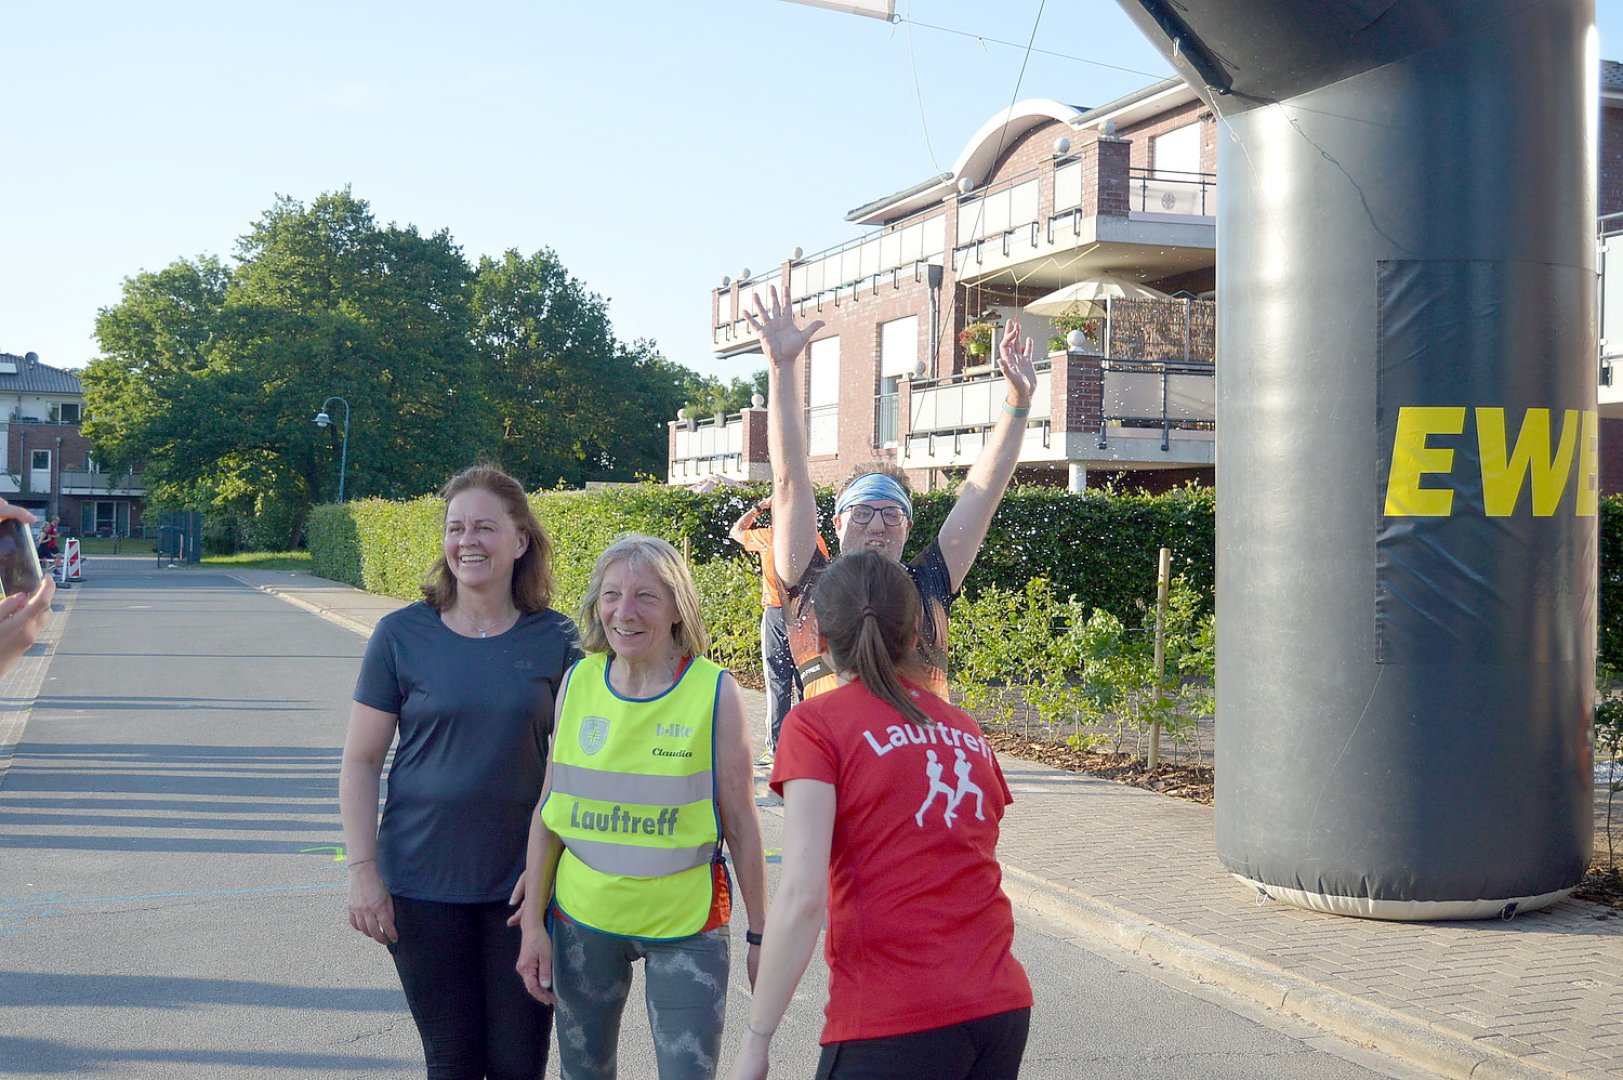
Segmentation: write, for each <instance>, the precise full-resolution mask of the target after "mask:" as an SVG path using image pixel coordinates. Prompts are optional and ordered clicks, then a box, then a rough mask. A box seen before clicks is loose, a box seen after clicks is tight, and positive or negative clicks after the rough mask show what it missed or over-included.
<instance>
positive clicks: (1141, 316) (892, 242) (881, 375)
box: [669, 79, 1216, 489]
mask: <svg viewBox="0 0 1623 1080" xmlns="http://www.w3.org/2000/svg"><path fill="white" fill-rule="evenodd" d="M1215 162H1216V127H1215V123H1214V120H1213V117H1212V115H1211V113H1210V112H1209V111H1208V110H1207V109H1206V108H1205V107H1204V105H1203V104H1202V103H1201V102H1200V101H1199V99H1198V98H1196V97H1195V95H1194V93H1193V92H1192V91H1191V90H1189V88H1188V87H1187V86H1186V85H1185V84H1184V83H1183V82H1182V80H1179V79H1168V80H1165V81H1163V82H1160V83H1157V84H1155V85H1153V86H1150V87H1146V88H1145V89H1143V90H1141V91H1139V92H1137V93H1134V94H1131V95H1129V96H1127V97H1125V98H1122V99H1120V100H1118V101H1115V102H1111V103H1110V104H1108V105H1104V106H1102V107H1100V108H1096V109H1080V108H1075V107H1072V106H1069V105H1064V104H1061V103H1059V102H1055V101H1048V100H1032V101H1025V102H1021V103H1019V104H1016V105H1014V106H1012V107H1011V108H1009V109H1008V110H1006V111H1004V112H1002V113H999V114H998V115H997V116H994V117H993V118H992V119H990V120H988V121H987V123H986V124H985V125H984V126H983V127H982V128H981V129H980V131H978V132H976V133H975V135H974V136H973V137H972V138H971V139H970V140H969V142H968V144H967V145H966V146H965V147H964V148H963V150H962V152H961V153H960V154H959V156H958V159H957V161H956V162H955V164H954V166H953V169H952V171H950V172H947V173H943V174H942V175H940V176H937V177H934V178H932V179H930V180H927V181H925V182H924V183H921V184H918V185H915V186H913V187H911V188H908V189H906V190H904V191H899V192H896V193H894V194H892V195H888V196H886V197H884V198H881V199H878V200H875V201H873V202H871V203H868V204H867V205H865V206H862V207H859V208H858V209H856V210H853V211H852V212H851V213H850V214H849V215H847V220H849V221H852V222H854V223H856V224H859V225H864V226H868V227H869V228H870V230H871V231H869V232H867V233H865V234H864V235H862V236H860V237H858V238H857V239H855V240H853V241H851V242H849V243H846V244H842V245H840V246H839V247H835V248H830V249H828V250H826V251H822V252H818V253H815V254H812V255H804V254H803V253H801V252H799V251H797V252H795V253H794V255H793V256H792V257H791V258H789V259H788V260H786V261H784V262H783V263H782V264H781V265H779V266H778V267H776V268H774V269H773V270H772V271H770V272H768V273H765V274H761V275H758V276H755V277H751V278H749V279H748V280H744V281H738V282H732V281H728V282H725V283H724V284H723V285H722V287H720V288H718V289H716V290H714V291H713V292H712V295H711V315H712V318H711V326H712V328H713V329H712V346H713V348H714V349H715V351H716V352H717V354H718V355H723V356H736V355H741V354H748V353H751V352H758V351H759V345H758V343H757V342H756V341H755V336H754V332H753V331H752V330H751V328H750V326H749V324H748V322H747V321H745V319H744V317H743V312H744V311H745V310H746V308H747V307H748V305H749V304H750V300H751V296H752V295H753V294H754V293H755V292H757V291H759V292H762V293H763V294H764V293H765V291H766V289H767V288H768V286H770V285H772V284H777V285H779V287H780V288H781V287H783V286H785V285H787V286H788V288H789V290H790V291H791V293H792V294H793V296H794V297H795V299H796V303H797V306H798V307H799V309H800V311H801V313H802V314H803V316H804V317H805V318H806V319H814V318H816V319H822V320H824V322H825V323H827V326H826V327H825V328H824V329H823V330H822V331H821V332H820V333H819V334H818V336H817V338H816V340H814V341H813V342H812V343H811V345H810V347H809V348H808V350H807V353H806V356H805V358H804V359H803V360H802V363H801V370H800V372H799V377H800V378H801V379H802V381H803V386H804V390H805V401H806V408H807V425H808V444H809V447H808V448H809V450H810V456H811V467H812V476H813V478H814V479H815V480H817V481H819V482H825V483H826V482H831V481H835V480H838V479H840V478H841V477H843V476H844V475H845V474H846V473H848V472H850V470H851V469H852V468H853V467H855V466H856V465H858V464H861V463H863V462H867V461H872V460H875V459H884V460H889V461H893V462H895V463H897V464H899V465H900V466H901V467H903V468H905V469H907V470H908V471H909V473H910V474H911V475H912V478H913V480H914V483H915V485H916V486H917V487H920V488H929V487H932V486H937V485H940V484H942V483H945V482H946V481H947V479H948V477H949V476H950V475H951V474H953V473H955V472H961V471H962V470H963V469H965V468H967V466H968V464H969V463H970V462H972V461H973V460H974V458H975V455H976V453H977V452H978V450H979V448H980V445H981V442H982V439H983V437H984V435H985V433H986V432H987V431H989V430H990V428H991V426H992V425H993V424H994V423H995V421H996V419H997V410H998V407H999V402H1000V401H1001V400H1002V399H1003V393H1004V391H1003V386H1002V382H1003V380H1002V377H1001V375H999V373H998V371H997V367H996V364H995V363H994V362H992V359H991V357H990V356H986V355H975V351H974V350H973V349H972V348H970V347H966V346H965V345H964V344H963V343H961V341H960V335H962V334H963V333H964V331H965V329H966V327H971V326H973V325H975V324H977V323H984V322H999V321H1001V320H1004V319H1007V318H1010V317H1015V318H1019V319H1020V321H1021V323H1022V326H1023V329H1024V330H1025V332H1026V333H1028V334H1029V335H1030V336H1031V337H1032V339H1033V340H1034V341H1035V342H1036V343H1037V350H1036V351H1037V353H1038V354H1039V357H1040V360H1039V363H1038V373H1039V385H1038V390H1037V394H1036V398H1035V400H1034V401H1033V407H1032V412H1031V416H1030V418H1029V420H1028V427H1027V429H1026V436H1025V448H1024V450H1023V452H1022V455H1021V463H1020V468H1019V471H1018V473H1017V479H1018V480H1021V481H1025V482H1046V483H1054V484H1069V485H1070V486H1071V487H1072V488H1073V489H1080V488H1081V487H1083V486H1085V485H1086V483H1087V482H1088V477H1089V476H1090V475H1095V476H1097V474H1099V473H1108V474H1117V473H1125V474H1127V475H1131V476H1136V477H1138V478H1139V482H1140V483H1141V484H1144V485H1145V486H1164V485H1166V484H1170V483H1174V482H1179V481H1182V480H1184V479H1188V478H1201V479H1206V480H1208V481H1209V478H1210V476H1211V472H1212V461H1213V455H1212V447H1213V443H1212V431H1211V429H1212V420H1213V417H1214V413H1213V396H1214V395H1213V379H1212V371H1213V359H1214V355H1215V317H1214V307H1215V305H1214V303H1213V301H1212V300H1210V299H1209V296H1210V294H1211V290H1212V288H1213V286H1214V284H1215V278H1216V217H1215V214H1216V188H1215V176H1214V168H1215ZM1111 276H1116V277H1120V278H1123V279H1127V280H1129V281H1131V282H1135V283H1141V284H1142V285H1145V286H1150V287H1153V289H1155V290H1158V294H1157V295H1158V296H1159V297H1160V298H1156V299H1116V298H1112V299H1108V300H1106V301H1103V302H1100V303H1097V304H1089V305H1086V307H1085V309H1083V308H1079V309H1078V310H1085V312H1086V313H1087V314H1090V315H1092V316H1094V317H1095V318H1096V321H1097V326H1096V328H1095V330H1094V333H1093V335H1092V339H1091V340H1084V341H1081V342H1079V343H1078V344H1079V347H1078V348H1077V349H1076V350H1075V351H1070V350H1068V349H1067V347H1066V346H1065V345H1064V344H1060V345H1059V346H1058V347H1057V348H1054V349H1052V350H1051V349H1050V348H1049V344H1050V339H1051V338H1054V337H1055V336H1056V334H1057V333H1062V331H1057V330H1056V327H1055V325H1054V323H1053V322H1052V321H1051V319H1050V318H1049V317H1045V316H1039V315H1036V314H1032V313H1030V312H1028V311H1027V310H1026V309H1027V307H1028V305H1030V304H1032V303H1033V302H1036V301H1039V300H1040V299H1042V298H1043V297H1045V296H1046V295H1047V294H1049V293H1051V292H1053V291H1054V290H1056V289H1059V288H1061V287H1063V286H1067V285H1072V284H1074V283H1077V282H1081V281H1087V280H1093V279H1101V278H1108V277H1111ZM1203 294H1204V297H1207V298H1203ZM761 362H762V364H763V366H764V363H765V360H764V357H763V358H762V361H761ZM670 445H671V454H670V457H671V467H670V474H669V479H670V481H671V482H672V483H692V482H694V481H696V480H700V479H703V478H704V477H706V476H709V475H711V474H715V473H720V474H722V475H726V476H730V477H734V478H737V479H756V480H761V479H765V478H766V477H767V476H768V475H769V472H770V470H769V467H768V465H767V462H766V439H765V415H764V413H763V412H761V411H760V410H746V411H745V412H744V413H743V414H742V415H740V416H735V417H708V418H687V419H685V420H682V421H679V422H675V423H673V424H672V425H671V433H670Z"/></svg>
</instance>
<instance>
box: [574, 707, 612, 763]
mask: <svg viewBox="0 0 1623 1080" xmlns="http://www.w3.org/2000/svg"><path fill="white" fill-rule="evenodd" d="M608 741H609V722H608V720H607V719H605V718H604V717H601V716H588V717H586V718H585V719H583V720H582V721H581V722H580V748H581V749H582V750H584V751H586V752H587V753H588V754H595V753H597V752H598V751H599V750H601V749H603V744H604V743H606V742H608Z"/></svg>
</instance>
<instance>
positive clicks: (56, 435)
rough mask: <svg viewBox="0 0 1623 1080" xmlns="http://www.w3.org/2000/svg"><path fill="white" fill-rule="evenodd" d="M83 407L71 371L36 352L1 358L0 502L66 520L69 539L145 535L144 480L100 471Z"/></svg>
mask: <svg viewBox="0 0 1623 1080" xmlns="http://www.w3.org/2000/svg"><path fill="white" fill-rule="evenodd" d="M84 400H85V399H84V387H83V386H82V385H81V384H80V382H79V377H78V376H77V375H75V374H73V372H71V371H66V370H63V369H62V368H55V367H51V366H50V365H49V364H44V363H41V362H40V359H39V354H37V353H26V354H24V355H22V356H15V355H13V354H11V353H4V352H0V428H3V429H4V432H5V437H4V439H3V440H0V496H4V497H5V498H6V499H7V500H8V501H10V502H13V503H17V504H19V505H22V506H26V507H28V508H29V509H30V510H32V511H33V512H34V513H35V514H36V515H38V516H40V517H48V516H50V515H53V514H55V515H58V516H60V517H61V519H62V525H63V527H64V528H65V529H66V531H67V532H68V533H69V534H70V535H79V536H97V535H103V536H114V535H117V536H131V535H139V534H140V532H141V527H142V514H143V506H144V499H145V497H146V489H145V487H143V486H142V483H141V475H140V473H138V472H137V473H124V474H119V475H114V474H112V473H108V472H105V471H103V470H101V469H100V468H98V467H97V465H96V462H95V459H94V457H93V456H92V455H91V451H90V444H89V443H87V442H86V441H85V439H84V436H83V435H82V434H80V426H79V425H80V424H81V422H82V421H83V420H84Z"/></svg>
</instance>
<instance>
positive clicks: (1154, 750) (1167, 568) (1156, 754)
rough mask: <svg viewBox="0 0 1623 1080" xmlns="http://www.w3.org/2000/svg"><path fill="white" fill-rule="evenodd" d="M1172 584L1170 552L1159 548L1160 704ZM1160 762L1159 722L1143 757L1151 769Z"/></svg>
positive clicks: (1157, 689) (1157, 680)
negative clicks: (1168, 607) (1168, 601)
mask: <svg viewBox="0 0 1623 1080" xmlns="http://www.w3.org/2000/svg"><path fill="white" fill-rule="evenodd" d="M1171 585H1172V552H1171V551H1170V550H1168V549H1167V548H1162V549H1161V554H1160V557H1159V558H1158V560H1157V562H1156V568H1155V702H1156V704H1157V705H1160V704H1161V702H1162V700H1163V698H1164V697H1165V695H1164V694H1163V693H1162V690H1161V685H1162V683H1163V682H1164V681H1165V674H1166V667H1167V626H1166V624H1167V590H1168V589H1169V588H1170V587H1171ZM1160 763H1161V724H1160V722H1159V721H1156V722H1155V723H1152V724H1151V725H1150V752H1149V755H1148V756H1147V757H1146V759H1145V764H1147V765H1148V766H1149V767H1150V768H1151V769H1153V768H1155V767H1156V766H1157V765H1159V764H1160Z"/></svg>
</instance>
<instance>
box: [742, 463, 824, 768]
mask: <svg viewBox="0 0 1623 1080" xmlns="http://www.w3.org/2000/svg"><path fill="white" fill-rule="evenodd" d="M771 509H772V496H770V495H768V496H767V497H766V498H764V499H762V500H761V501H760V502H758V503H756V504H755V505H754V506H752V507H750V508H749V509H748V510H745V511H744V513H743V515H742V516H741V517H740V518H739V519H738V520H737V521H735V522H733V527H732V529H731V530H730V531H729V532H728V533H727V535H728V536H730V537H731V538H732V540H733V542H734V543H736V544H739V545H741V546H742V547H743V548H744V550H745V551H748V552H752V553H754V554H756V555H759V556H760V557H761V667H762V670H763V671H764V672H765V673H766V713H767V740H766V751H765V752H764V753H763V754H762V755H761V756H760V757H758V758H756V759H755V764H757V765H770V764H772V757H773V754H774V753H775V752H776V751H777V747H778V734H779V733H780V732H781V731H782V730H783V718H784V717H785V716H788V715H789V710H790V709H791V708H792V707H793V706H794V704H795V702H796V701H799V700H800V699H801V698H803V697H805V696H806V688H805V687H804V686H802V685H801V683H800V671H799V670H798V669H797V668H796V667H795V658H794V654H793V653H791V652H790V651H789V629H788V627H786V626H785V625H784V622H783V582H782V581H780V580H779V579H778V571H777V568H776V566H775V565H774V563H773V559H772V526H771V525H767V526H765V527H759V526H757V525H756V522H757V521H759V520H760V518H761V512H762V511H770V510H771ZM817 550H818V551H820V552H822V554H823V557H824V558H827V557H828V547H827V545H825V544H824V543H823V537H822V534H821V533H819V534H818V536H817Z"/></svg>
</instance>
